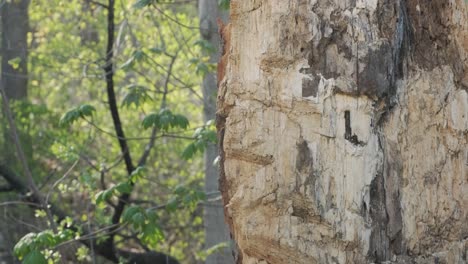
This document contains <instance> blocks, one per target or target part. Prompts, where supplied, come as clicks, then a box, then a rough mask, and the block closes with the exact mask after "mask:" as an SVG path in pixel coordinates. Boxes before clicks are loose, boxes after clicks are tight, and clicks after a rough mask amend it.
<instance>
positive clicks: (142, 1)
mask: <svg viewBox="0 0 468 264" xmlns="http://www.w3.org/2000/svg"><path fill="white" fill-rule="evenodd" d="M152 2H153V1H152V0H138V1H136V2H135V3H134V4H133V8H136V9H140V8H143V7H146V6H149V5H150V4H151V3H152Z"/></svg>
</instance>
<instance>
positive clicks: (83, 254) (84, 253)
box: [76, 246, 89, 261]
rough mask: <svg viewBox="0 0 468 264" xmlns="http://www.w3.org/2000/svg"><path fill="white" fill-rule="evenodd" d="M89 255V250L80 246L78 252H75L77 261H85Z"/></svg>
mask: <svg viewBox="0 0 468 264" xmlns="http://www.w3.org/2000/svg"><path fill="white" fill-rule="evenodd" d="M88 255H89V249H88V248H87V247H85V246H80V247H79V248H78V250H76V258H77V259H78V260H79V261H85V260H86V258H87V257H88Z"/></svg>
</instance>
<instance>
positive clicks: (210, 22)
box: [198, 0, 234, 264]
mask: <svg viewBox="0 0 468 264" xmlns="http://www.w3.org/2000/svg"><path fill="white" fill-rule="evenodd" d="M198 11H199V17H200V34H201V36H202V38H203V39H204V40H206V41H208V42H209V43H210V44H211V45H212V46H213V47H214V48H215V49H216V50H215V51H214V52H213V53H211V54H208V55H210V62H211V63H216V62H218V60H219V57H220V50H221V45H220V44H221V39H220V36H219V33H218V24H217V22H216V20H217V19H224V20H226V19H227V12H223V11H221V10H219V8H218V2H217V1H212V0H201V1H199V3H198ZM216 92H217V79H216V75H215V74H214V73H207V74H206V75H205V76H204V78H203V118H204V120H205V122H207V121H209V120H212V119H214V118H215V113H216ZM217 156H218V148H217V146H216V145H209V146H208V147H207V148H206V151H205V192H206V193H208V194H209V199H208V201H207V202H206V203H205V206H204V209H203V221H204V226H205V247H206V248H210V247H212V246H215V245H217V244H219V243H223V242H230V241H231V237H230V233H229V230H228V227H227V225H226V223H225V221H224V210H223V206H222V202H221V199H217V198H216V197H219V186H218V180H219V171H218V168H217V166H215V165H214V164H213V162H214V161H215V159H216V157H217ZM206 263H207V264H217V263H226V264H229V263H234V258H233V256H232V249H231V248H230V247H229V248H224V249H223V250H222V251H218V252H215V253H214V254H212V255H210V256H208V258H207V259H206Z"/></svg>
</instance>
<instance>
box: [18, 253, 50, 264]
mask: <svg viewBox="0 0 468 264" xmlns="http://www.w3.org/2000/svg"><path fill="white" fill-rule="evenodd" d="M23 264H47V259H46V258H45V256H44V254H42V253H41V252H40V251H39V250H33V251H31V252H29V253H28V254H26V256H25V257H24V260H23Z"/></svg>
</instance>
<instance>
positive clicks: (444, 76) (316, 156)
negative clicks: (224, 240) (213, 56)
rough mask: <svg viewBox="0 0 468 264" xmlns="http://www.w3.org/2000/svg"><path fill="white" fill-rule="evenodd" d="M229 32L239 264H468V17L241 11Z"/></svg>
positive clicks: (376, 8)
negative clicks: (467, 262)
mask: <svg viewBox="0 0 468 264" xmlns="http://www.w3.org/2000/svg"><path fill="white" fill-rule="evenodd" d="M230 19H231V25H230V26H229V27H230V28H229V27H228V28H225V29H224V30H223V32H224V37H225V38H226V39H227V42H228V43H229V42H230V45H229V46H228V47H227V49H226V50H227V54H225V55H224V59H222V60H221V63H222V65H221V67H220V69H225V70H221V72H220V75H221V76H225V78H224V79H223V81H222V82H221V84H220V90H219V94H218V119H217V126H218V131H219V137H220V144H221V148H222V149H221V156H222V158H221V160H222V165H221V171H222V175H221V180H222V184H221V189H222V193H223V201H224V204H225V214H226V216H227V217H228V220H229V221H228V222H229V223H230V227H231V231H232V233H233V235H234V236H235V239H236V241H237V243H238V246H239V249H240V255H241V256H242V260H241V261H240V262H241V263H270V264H273V263H370V262H376V263H381V262H384V261H389V262H391V263H466V261H467V250H468V243H467V237H468V225H467V223H468V217H467V214H468V195H466V193H467V190H468V184H467V177H468V175H467V171H468V149H467V147H466V146H467V144H468V137H467V135H468V94H467V90H468V69H467V68H468V67H467V64H468V4H466V3H465V1H464V0H450V1H430V0H395V1H389V0H367V1H364V0H346V1H345V0H308V1H306V0H297V1H292V0H289V1H286V0H285V1H276V0H264V1H258V0H232V1H231V17H230ZM229 36H230V40H229Z"/></svg>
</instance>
